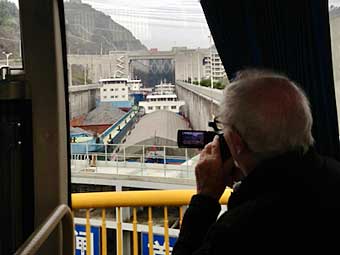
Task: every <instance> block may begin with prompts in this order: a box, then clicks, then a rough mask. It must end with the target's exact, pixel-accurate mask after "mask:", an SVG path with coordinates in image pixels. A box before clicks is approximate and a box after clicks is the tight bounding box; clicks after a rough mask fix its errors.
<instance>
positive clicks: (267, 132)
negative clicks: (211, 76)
mask: <svg viewBox="0 0 340 255" xmlns="http://www.w3.org/2000/svg"><path fill="white" fill-rule="evenodd" d="M220 117H221V122H222V123H223V124H224V125H225V126H229V127H231V128H233V129H234V130H235V131H237V132H238V133H239V134H240V136H241V137H242V139H243V140H244V141H245V142H246V144H247V145H248V148H249V149H250V150H251V151H252V152H254V153H255V154H257V155H258V156H259V157H261V158H265V157H270V156H273V155H277V154H281V153H285V152H288V151H292V150H301V149H303V151H304V152H306V151H307V149H308V147H310V146H311V145H312V144H313V142H314V139H313V137H312V132H311V130H312V124H313V118H312V114H311V110H310V105H309V101H308V99H307V97H306V95H305V94H304V92H303V91H302V90H301V89H300V88H299V87H298V86H297V85H296V84H295V83H294V82H292V81H291V80H290V79H288V78H287V77H285V76H283V75H279V74H275V73H272V72H267V71H257V70H247V71H243V72H240V73H239V74H238V76H237V77H236V79H235V80H234V81H233V82H232V83H231V84H230V85H229V86H227V87H226V89H225V91H224V99H223V102H222V104H221V107H220Z"/></svg>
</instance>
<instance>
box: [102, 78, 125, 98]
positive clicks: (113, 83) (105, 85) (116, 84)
mask: <svg viewBox="0 0 340 255" xmlns="http://www.w3.org/2000/svg"><path fill="white" fill-rule="evenodd" d="M99 83H100V84H101V85H102V87H101V88H100V101H101V102H112V101H128V95H129V90H128V84H127V83H128V79H126V78H111V79H101V80H99Z"/></svg>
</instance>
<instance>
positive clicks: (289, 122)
mask: <svg viewBox="0 0 340 255" xmlns="http://www.w3.org/2000/svg"><path fill="white" fill-rule="evenodd" d="M219 116H220V122H221V123H222V124H223V127H224V138H225V140H226V142H227V144H228V147H229V149H230V152H231V155H232V157H231V158H230V159H228V160H226V161H225V162H222V160H221V155H220V149H219V139H218V138H217V137H216V138H215V139H214V141H213V142H212V143H209V144H208V145H206V146H205V148H204V149H203V151H202V152H201V154H200V160H199V162H198V164H197V166H196V169H195V172H196V183H197V195H194V196H193V197H192V199H191V202H190V205H189V207H188V209H187V211H186V213H185V215H184V218H183V224H182V226H181V231H180V235H179V238H178V240H177V242H176V244H175V247H174V250H173V254H174V255H181V254H232V253H231V252H233V251H235V252H238V253H239V252H241V253H242V251H252V253H254V254H263V253H266V254H268V253H270V254H278V253H279V254H281V253H286V254H288V253H287V252H289V254H292V253H293V254H297V252H298V253H299V254H307V253H308V251H311V252H313V253H315V252H316V251H318V249H322V250H321V252H319V254H329V252H328V251H329V250H332V252H331V253H332V254H338V253H339V251H340V241H338V240H337V239H338V236H339V234H338V232H339V230H340V228H339V227H340V224H339V222H340V164H339V163H338V162H336V161H335V160H332V159H329V158H326V157H322V156H320V155H318V154H317V153H316V152H315V150H314V149H313V148H312V145H313V137H312V134H311V128H312V122H313V121H312V115H311V110H310V107H309V102H308V99H307V97H306V96H305V95H304V93H303V92H302V90H301V89H300V88H298V87H297V86H296V85H295V84H294V82H292V81H291V80H289V79H288V78H287V77H284V76H282V75H278V74H275V73H268V72H259V71H245V72H241V73H240V74H239V75H238V77H237V79H235V81H233V82H232V84H231V85H230V86H228V87H227V88H226V90H225V93H224V101H223V103H222V105H221V107H220V115H219ZM235 175H242V178H241V181H240V182H238V185H235V186H234V190H233V192H232V194H231V196H230V198H229V201H228V210H227V211H226V212H225V213H223V214H222V215H220V216H219V217H218V215H219V213H220V204H219V202H218V201H219V199H220V197H221V195H222V194H223V192H224V190H225V188H226V186H227V185H228V184H229V183H231V182H232V180H233V179H234V178H235ZM336 238H337V239H336ZM339 238H340V237H339ZM333 249H337V250H336V251H334V250H333ZM301 252H302V253H301Z"/></svg>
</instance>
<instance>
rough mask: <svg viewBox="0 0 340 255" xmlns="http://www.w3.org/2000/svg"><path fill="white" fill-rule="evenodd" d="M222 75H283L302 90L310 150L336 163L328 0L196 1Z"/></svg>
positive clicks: (337, 132) (336, 122) (339, 154)
mask: <svg viewBox="0 0 340 255" xmlns="http://www.w3.org/2000/svg"><path fill="white" fill-rule="evenodd" d="M201 5H202V8H203V11H204V13H205V16H206V19H207V22H208V25H209V28H210V30H211V33H212V36H213V38H214V42H215V44H216V48H217V50H218V52H219V54H220V57H221V60H222V62H223V64H224V66H225V69H226V72H227V73H228V77H230V78H233V77H234V75H235V73H236V72H237V71H239V70H241V69H244V68H249V67H250V68H265V69H270V70H274V71H277V72H280V73H283V74H286V75H288V76H289V77H290V78H291V79H292V80H294V81H296V82H297V83H298V84H299V86H301V87H302V88H303V89H304V91H305V92H306V94H307V96H308V98H309V99H310V102H311V107H312V113H313V118H314V125H313V136H314V138H315V141H316V143H315V147H316V149H317V150H318V151H319V152H320V153H321V154H324V155H329V156H332V157H335V158H337V159H340V153H339V152H340V150H339V131H338V120H337V111H336V102H335V90H334V81H333V68H332V55H331V41H330V29H329V13H328V1H320V0H298V1H297V0H281V1H279V0H256V1H255V0H235V1H212V0H201Z"/></svg>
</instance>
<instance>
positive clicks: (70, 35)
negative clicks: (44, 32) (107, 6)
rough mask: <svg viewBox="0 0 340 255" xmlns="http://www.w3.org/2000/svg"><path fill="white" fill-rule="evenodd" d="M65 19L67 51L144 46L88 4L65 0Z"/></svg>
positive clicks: (93, 51) (90, 52)
mask: <svg viewBox="0 0 340 255" xmlns="http://www.w3.org/2000/svg"><path fill="white" fill-rule="evenodd" d="M65 19H66V30H67V43H68V53H69V54H101V53H102V54H108V53H109V51H114V50H124V51H125V50H127V51H130V50H131V51H132V50H133V51H134V50H146V49H147V48H146V47H145V46H144V45H143V44H142V43H141V42H140V41H139V40H137V39H136V38H135V37H134V36H133V34H132V33H131V32H130V31H129V30H127V29H126V28H125V27H123V26H121V25H119V24H118V23H116V22H114V21H113V20H112V19H111V17H110V16H108V15H105V14H104V13H102V12H100V11H97V10H95V9H93V8H92V7H91V6H90V5H88V4H83V3H74V2H73V3H70V2H65Z"/></svg>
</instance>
